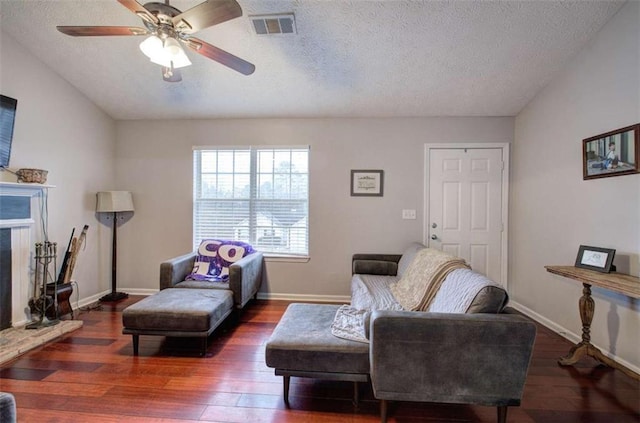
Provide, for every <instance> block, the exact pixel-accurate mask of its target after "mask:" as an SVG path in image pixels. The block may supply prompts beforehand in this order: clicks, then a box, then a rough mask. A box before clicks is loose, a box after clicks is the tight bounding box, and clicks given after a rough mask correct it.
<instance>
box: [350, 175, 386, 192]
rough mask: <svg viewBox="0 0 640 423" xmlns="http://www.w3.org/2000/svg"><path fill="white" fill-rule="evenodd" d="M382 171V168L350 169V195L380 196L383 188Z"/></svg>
mask: <svg viewBox="0 0 640 423" xmlns="http://www.w3.org/2000/svg"><path fill="white" fill-rule="evenodd" d="M383 176H384V171H382V170H352V171H351V196H352V197H382V194H383V188H384V180H383Z"/></svg>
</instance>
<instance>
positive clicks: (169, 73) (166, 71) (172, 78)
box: [162, 66, 182, 82]
mask: <svg viewBox="0 0 640 423" xmlns="http://www.w3.org/2000/svg"><path fill="white" fill-rule="evenodd" d="M162 79H164V80H165V81H167V82H180V81H182V74H181V73H180V69H175V68H174V69H171V68H167V67H164V66H163V67H162Z"/></svg>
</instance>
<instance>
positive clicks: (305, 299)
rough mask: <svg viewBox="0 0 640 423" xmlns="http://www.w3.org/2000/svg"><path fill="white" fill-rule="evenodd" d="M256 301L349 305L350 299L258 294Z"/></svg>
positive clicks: (337, 296) (336, 296) (332, 296)
mask: <svg viewBox="0 0 640 423" xmlns="http://www.w3.org/2000/svg"><path fill="white" fill-rule="evenodd" d="M258 299H259V300H284V301H300V302H312V303H341V304H350V303H351V297H350V296H348V295H305V294H283V293H273V292H258Z"/></svg>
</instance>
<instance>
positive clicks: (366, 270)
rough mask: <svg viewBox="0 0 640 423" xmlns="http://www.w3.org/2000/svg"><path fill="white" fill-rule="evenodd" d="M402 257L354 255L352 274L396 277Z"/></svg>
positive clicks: (397, 255) (396, 255) (393, 255)
mask: <svg viewBox="0 0 640 423" xmlns="http://www.w3.org/2000/svg"><path fill="white" fill-rule="evenodd" d="M401 257H402V256H401V255H400V254H354V255H353V257H352V259H351V264H352V266H351V272H352V274H354V275H355V274H360V275H384V276H395V275H396V274H397V273H398V262H399V261H400V258H401Z"/></svg>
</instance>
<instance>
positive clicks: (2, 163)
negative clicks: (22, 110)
mask: <svg viewBox="0 0 640 423" xmlns="http://www.w3.org/2000/svg"><path fill="white" fill-rule="evenodd" d="M17 105H18V100H16V99H15V98H11V97H7V96H4V95H0V168H4V167H9V158H10V157H11V141H12V140H13V125H14V123H15V120H16V106H17Z"/></svg>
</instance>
